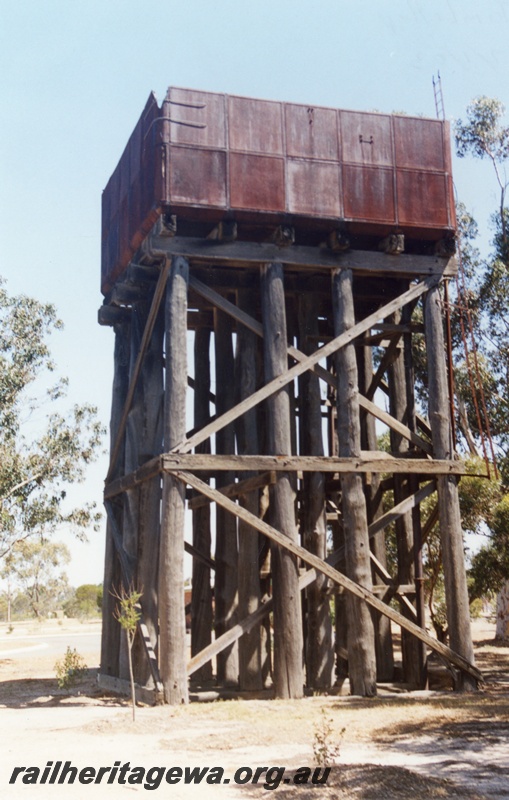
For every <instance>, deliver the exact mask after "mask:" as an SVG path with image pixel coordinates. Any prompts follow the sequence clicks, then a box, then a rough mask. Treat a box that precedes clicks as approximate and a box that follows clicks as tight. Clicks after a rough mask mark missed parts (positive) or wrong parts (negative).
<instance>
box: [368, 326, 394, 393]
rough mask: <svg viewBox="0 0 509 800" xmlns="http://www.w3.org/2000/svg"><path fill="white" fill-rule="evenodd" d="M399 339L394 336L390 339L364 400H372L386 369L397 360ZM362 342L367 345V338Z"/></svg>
mask: <svg viewBox="0 0 509 800" xmlns="http://www.w3.org/2000/svg"><path fill="white" fill-rule="evenodd" d="M400 339H401V336H395V337H394V339H392V341H391V343H390V344H389V347H388V348H387V350H386V351H385V353H384V354H383V356H382V358H381V359H380V364H379V365H378V369H377V371H376V373H375V374H374V375H373V377H372V379H371V383H370V385H369V386H368V389H367V391H366V398H367V399H368V400H373V397H374V396H375V392H376V390H377V389H378V387H379V386H380V381H381V380H382V378H383V376H384V374H385V371H386V369H387V367H389V366H390V365H391V364H392V362H393V361H394V359H395V358H397V355H398V350H399V348H400ZM364 342H365V344H369V341H368V338H367V337H366V339H364Z"/></svg>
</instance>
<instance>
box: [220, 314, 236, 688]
mask: <svg viewBox="0 0 509 800" xmlns="http://www.w3.org/2000/svg"><path fill="white" fill-rule="evenodd" d="M214 343H215V361H216V412H217V414H224V413H226V412H227V411H229V410H230V408H232V407H233V406H234V405H235V383H234V358H233V342H232V327H231V319H230V317H229V316H228V315H227V314H225V313H224V312H223V311H219V310H218V309H214ZM216 453H218V454H225V455H227V454H233V453H235V427H234V425H233V423H231V424H230V425H227V426H225V427H224V428H222V429H221V430H220V431H218V432H217V434H216ZM234 480H235V473H234V472H221V473H220V474H219V475H218V476H217V478H216V486H217V487H218V488H220V487H221V486H228V485H229V484H231V483H233V481H234ZM215 561H216V569H215V582H214V608H215V623H214V628H215V633H216V636H221V635H222V634H223V633H225V631H227V630H229V629H230V628H232V627H233V626H234V625H235V624H236V622H237V611H238V608H237V607H238V588H237V579H238V546H237V520H236V518H235V517H233V516H232V515H231V514H228V512H227V511H225V510H224V509H223V508H220V507H218V508H217V509H216V558H215ZM217 680H218V682H219V683H220V684H223V685H225V686H237V685H238V680H239V654H238V644H237V642H235V643H234V644H232V645H231V646H230V647H228V648H227V649H226V650H223V652H222V653H219V654H218V656H217Z"/></svg>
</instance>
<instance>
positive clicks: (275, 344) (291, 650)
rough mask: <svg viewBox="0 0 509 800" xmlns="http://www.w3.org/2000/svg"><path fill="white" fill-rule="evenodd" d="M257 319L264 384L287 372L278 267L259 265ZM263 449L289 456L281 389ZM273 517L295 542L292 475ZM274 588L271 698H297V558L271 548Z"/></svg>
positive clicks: (281, 483)
mask: <svg viewBox="0 0 509 800" xmlns="http://www.w3.org/2000/svg"><path fill="white" fill-rule="evenodd" d="M261 295H262V318H263V328H264V339H263V341H264V366H265V378H266V380H267V382H268V383H269V384H270V382H271V381H272V382H273V381H274V379H275V378H276V377H277V376H278V375H280V374H281V373H284V372H285V371H286V369H287V363H288V361H287V359H288V356H287V333H286V314H285V294H284V285H283V267H282V265H281V264H278V263H274V264H267V265H265V266H264V267H262V282H261ZM268 447H269V448H270V450H271V452H272V453H274V454H276V455H290V454H291V429H290V399H289V395H288V391H286V390H285V387H284V386H283V387H281V388H280V390H279V391H278V392H277V393H275V394H274V393H271V396H270V403H269V406H268ZM271 503H272V504H273V511H272V513H273V519H274V522H275V527H276V528H277V530H279V531H281V533H282V534H283V535H284V536H285V537H286V538H288V539H290V540H291V541H292V542H296V541H297V527H296V521H295V476H294V475H292V473H290V472H282V473H278V474H277V476H276V483H275V484H274V486H271ZM271 568H272V580H273V587H274V689H275V693H276V697H280V698H288V697H290V698H296V697H302V694H303V687H304V676H303V670H302V655H303V652H302V650H303V641H302V613H301V602H300V591H299V572H298V565H297V559H296V558H295V557H294V556H293V555H291V554H289V553H288V552H283V551H282V550H281V548H279V547H272V548H271Z"/></svg>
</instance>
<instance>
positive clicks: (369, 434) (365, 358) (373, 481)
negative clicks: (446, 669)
mask: <svg viewBox="0 0 509 800" xmlns="http://www.w3.org/2000/svg"><path fill="white" fill-rule="evenodd" d="M365 339H366V336H365V337H364V340H365ZM358 359H359V389H360V391H361V393H362V394H365V395H366V396H368V395H370V399H372V397H373V395H371V394H370V388H369V387H371V386H372V385H373V381H374V380H375V378H374V377H373V353H372V350H371V347H362V348H359V350H358ZM382 361H383V358H382ZM375 377H376V376H375ZM361 445H362V447H363V448H364V449H365V450H372V451H376V450H377V449H378V445H377V433H376V424H375V418H374V417H373V415H372V414H365V413H362V412H361ZM364 494H365V496H366V513H367V517H368V524H371V523H373V522H375V521H376V520H378V519H380V517H381V516H382V514H383V502H382V493H381V492H380V474H379V473H377V472H370V473H366V474H365V475H364ZM370 542H371V549H372V552H373V555H374V556H375V558H376V559H377V561H378V562H379V563H380V564H381V566H382V568H384V569H387V551H386V547H385V534H384V530H383V529H381V530H380V531H379V532H378V533H376V534H374V535H373V536H370ZM373 580H374V584H375V586H376V585H377V584H380V583H383V580H382V578H381V576H379V575H378V573H377V572H376V570H375V574H374V576H373ZM373 623H374V625H375V631H376V635H375V651H376V665H377V680H378V681H392V680H393V678H394V650H393V644H392V631H391V624H390V620H389V619H388V618H387V617H386V616H385V615H384V614H377V613H376V612H375V613H374V614H373Z"/></svg>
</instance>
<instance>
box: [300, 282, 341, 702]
mask: <svg viewBox="0 0 509 800" xmlns="http://www.w3.org/2000/svg"><path fill="white" fill-rule="evenodd" d="M318 317H319V307H318V301H317V298H316V296H314V295H313V293H312V292H305V293H303V294H302V295H300V297H299V340H300V349H301V351H302V352H303V353H304V355H310V354H311V352H313V350H314V347H313V345H312V340H311V339H310V338H309V337H316V336H318V333H319V331H318ZM321 404H322V401H321V395H320V383H319V379H318V376H317V375H315V374H314V373H312V372H306V373H304V375H302V376H301V377H300V379H299V431H300V453H302V454H305V455H315V456H323V455H324V446H323V434H322V407H321ZM302 491H303V498H302V503H301V505H302V511H301V536H302V543H303V545H304V547H305V548H306V549H307V550H309V551H310V553H314V554H315V555H317V556H319V557H320V558H323V559H325V558H326V556H327V522H326V518H325V474H324V473H323V472H306V473H304V478H303V490H302ZM326 588H327V580H326V579H325V578H324V576H323V575H321V576H318V578H317V580H316V581H314V582H313V583H312V584H311V585H310V587H309V589H308V590H307V592H306V605H305V608H306V625H305V662H306V685H307V686H308V687H310V688H312V689H321V690H325V689H329V688H330V687H331V686H332V681H333V669H334V657H333V656H334V651H333V648H332V621H331V616H330V608H329V598H328V596H327V595H326Z"/></svg>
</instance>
